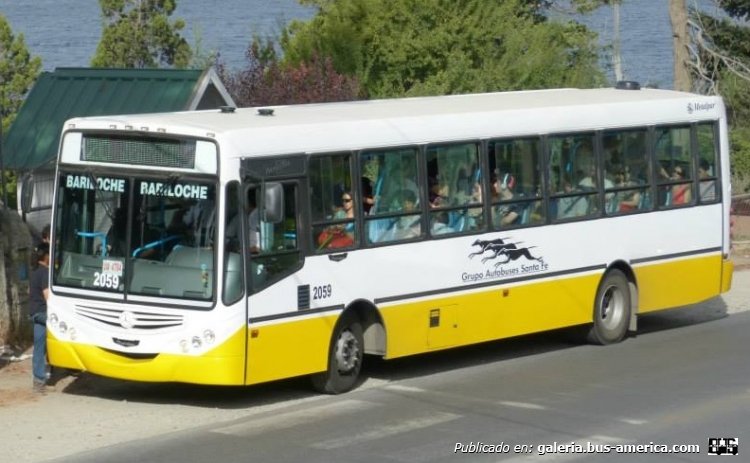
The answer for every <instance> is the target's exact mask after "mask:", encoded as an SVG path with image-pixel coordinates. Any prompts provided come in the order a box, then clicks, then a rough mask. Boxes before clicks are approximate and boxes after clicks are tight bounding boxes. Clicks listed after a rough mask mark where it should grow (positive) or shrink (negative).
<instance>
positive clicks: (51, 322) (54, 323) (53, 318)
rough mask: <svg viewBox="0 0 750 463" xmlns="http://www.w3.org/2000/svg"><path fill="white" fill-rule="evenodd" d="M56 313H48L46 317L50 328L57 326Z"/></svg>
mask: <svg viewBox="0 0 750 463" xmlns="http://www.w3.org/2000/svg"><path fill="white" fill-rule="evenodd" d="M57 321H58V320H57V314H55V313H51V314H49V317H47V323H49V326H51V327H52V328H55V329H56V328H57Z"/></svg>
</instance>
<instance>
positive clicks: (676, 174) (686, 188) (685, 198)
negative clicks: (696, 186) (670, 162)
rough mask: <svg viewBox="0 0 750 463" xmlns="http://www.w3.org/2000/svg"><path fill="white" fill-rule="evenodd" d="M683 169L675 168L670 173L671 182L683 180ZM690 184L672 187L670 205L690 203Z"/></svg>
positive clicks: (680, 167)
mask: <svg viewBox="0 0 750 463" xmlns="http://www.w3.org/2000/svg"><path fill="white" fill-rule="evenodd" d="M685 177H686V176H685V169H684V168H683V167H682V166H679V165H677V166H675V167H674V170H673V171H672V180H675V181H678V180H685ZM690 186H691V184H690V183H680V184H678V185H673V186H672V191H671V196H672V204H675V205H677V204H688V203H690V201H691V191H690Z"/></svg>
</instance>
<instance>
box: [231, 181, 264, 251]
mask: <svg viewBox="0 0 750 463" xmlns="http://www.w3.org/2000/svg"><path fill="white" fill-rule="evenodd" d="M244 217H247V224H248V226H247V229H248V238H249V240H248V241H249V246H250V247H249V250H250V252H251V253H253V254H256V253H258V252H259V251H260V244H259V243H260V222H259V220H258V208H257V204H256V200H255V189H254V188H251V189H249V190H247V200H246V201H245V213H244ZM242 218H243V214H237V215H235V216H234V217H233V218H232V220H231V221H230V222H229V224H228V225H227V231H226V236H227V238H228V240H229V242H230V243H237V245H236V246H233V247H238V245H239V237H240V220H242Z"/></svg>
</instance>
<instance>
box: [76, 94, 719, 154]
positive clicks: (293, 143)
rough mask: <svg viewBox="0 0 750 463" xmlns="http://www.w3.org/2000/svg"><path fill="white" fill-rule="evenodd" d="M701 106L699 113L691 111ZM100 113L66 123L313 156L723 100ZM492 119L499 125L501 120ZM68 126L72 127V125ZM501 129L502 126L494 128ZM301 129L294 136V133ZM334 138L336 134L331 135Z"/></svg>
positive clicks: (715, 113)
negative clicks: (268, 112)
mask: <svg viewBox="0 0 750 463" xmlns="http://www.w3.org/2000/svg"><path fill="white" fill-rule="evenodd" d="M691 104H692V106H693V108H695V107H698V108H699V109H700V110H694V109H692V108H691V107H690V106H691ZM263 108H267V109H272V110H273V114H272V115H265V116H264V115H261V114H259V111H258V109H259V108H239V109H236V110H235V111H227V112H222V111H220V110H209V111H188V112H174V113H157V114H142V115H125V116H103V117H92V118H81V119H73V120H71V121H69V123H70V124H74V125H75V127H76V128H77V129H86V128H98V129H113V128H114V129H117V130H122V129H123V128H124V127H126V126H129V127H131V128H135V130H138V129H139V128H141V129H145V130H148V131H157V130H159V131H163V132H165V133H177V134H183V135H192V136H203V137H205V136H207V134H208V136H210V137H216V138H217V139H223V140H224V141H234V142H236V143H240V144H241V143H242V140H248V138H247V137H252V138H251V139H252V140H253V143H252V145H253V146H252V147H251V146H248V147H246V148H245V152H244V155H252V154H255V153H256V152H257V153H260V152H263V153H266V154H274V153H279V152H316V151H322V150H330V149H342V150H343V149H356V148H357V147H374V146H391V145H398V144H411V143H421V142H439V141H440V140H456V139H471V138H483V137H487V136H504V134H505V133H507V134H514V135H516V134H524V133H527V134H537V133H548V132H557V131H565V130H581V129H591V128H606V127H607V126H608V125H609V124H611V126H619V127H622V126H628V125H632V126H638V125H641V126H642V125H646V124H656V123H663V122H670V121H690V120H706V119H718V118H719V117H721V115H723V109H724V107H723V104H722V103H721V99H720V98H718V97H707V96H703V95H696V94H691V93H684V92H676V91H672V90H659V89H640V90H621V89H613V88H602V89H553V90H533V91H516V92H500V93H483V94H466V95H450V96H435V97H417V98H401V99H387V100H363V101H352V102H340V103H316V104H304V105H288V106H268V107H263ZM498 121H501V123H499V122H498ZM68 127H71V126H70V125H69V126H68ZM498 127H500V129H499V128H498ZM296 135H299V136H296ZM332 138H333V139H335V141H334V140H332Z"/></svg>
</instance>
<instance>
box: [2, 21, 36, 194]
mask: <svg viewBox="0 0 750 463" xmlns="http://www.w3.org/2000/svg"><path fill="white" fill-rule="evenodd" d="M41 68H42V60H41V58H39V57H38V56H37V57H34V58H32V57H31V54H30V53H29V50H28V49H27V48H26V43H25V42H24V40H23V34H18V35H17V36H14V35H13V31H12V30H11V27H10V24H9V23H8V21H7V20H6V18H5V16H3V15H0V123H2V130H0V132H1V133H2V134H3V136H5V134H7V133H8V129H9V128H10V125H11V123H12V122H13V119H14V118H15V117H16V113H17V112H18V110H19V108H20V107H21V105H22V104H23V100H24V98H25V97H26V94H27V93H28V92H29V90H30V89H31V87H32V85H34V82H35V81H36V78H37V77H38V76H39V72H40V71H41ZM3 175H4V177H5V186H6V191H7V196H8V206H10V207H14V206H15V203H16V200H15V197H16V176H15V174H13V173H12V172H7V171H6V172H4V173H3ZM2 198H3V195H2V192H0V200H2Z"/></svg>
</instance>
